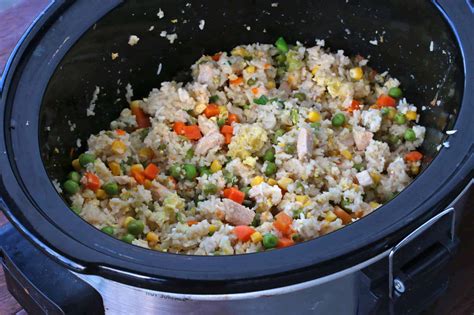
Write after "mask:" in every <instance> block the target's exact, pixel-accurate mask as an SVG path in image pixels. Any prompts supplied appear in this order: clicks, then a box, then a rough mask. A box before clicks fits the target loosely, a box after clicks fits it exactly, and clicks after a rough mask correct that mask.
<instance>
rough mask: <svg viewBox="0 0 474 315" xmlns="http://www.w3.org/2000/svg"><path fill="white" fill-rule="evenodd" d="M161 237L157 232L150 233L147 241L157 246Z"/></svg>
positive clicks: (147, 235)
mask: <svg viewBox="0 0 474 315" xmlns="http://www.w3.org/2000/svg"><path fill="white" fill-rule="evenodd" d="M159 239H160V238H159V236H158V234H156V233H155V232H148V233H147V234H146V240H147V241H148V242H149V243H152V244H156V243H158V240H159Z"/></svg>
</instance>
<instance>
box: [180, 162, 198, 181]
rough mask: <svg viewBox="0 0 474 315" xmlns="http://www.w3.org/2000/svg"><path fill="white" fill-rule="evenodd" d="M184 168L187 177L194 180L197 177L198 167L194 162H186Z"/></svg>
mask: <svg viewBox="0 0 474 315" xmlns="http://www.w3.org/2000/svg"><path fill="white" fill-rule="evenodd" d="M183 169H184V175H185V176H186V179H188V180H193V179H195V178H196V177H197V169H196V166H194V165H193V164H184V166H183Z"/></svg>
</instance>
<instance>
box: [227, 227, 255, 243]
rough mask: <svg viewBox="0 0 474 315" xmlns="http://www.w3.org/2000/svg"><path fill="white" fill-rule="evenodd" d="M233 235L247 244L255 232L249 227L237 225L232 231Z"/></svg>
mask: <svg viewBox="0 0 474 315" xmlns="http://www.w3.org/2000/svg"><path fill="white" fill-rule="evenodd" d="M232 233H234V235H235V236H237V239H239V241H242V242H247V241H248V240H250V235H252V234H253V233H255V230H254V229H253V228H251V227H250V226H247V225H237V226H236V227H235V228H234V229H233V230H232Z"/></svg>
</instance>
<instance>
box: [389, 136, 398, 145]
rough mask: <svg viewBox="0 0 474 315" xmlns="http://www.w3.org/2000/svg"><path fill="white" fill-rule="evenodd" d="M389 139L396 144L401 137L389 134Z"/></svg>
mask: <svg viewBox="0 0 474 315" xmlns="http://www.w3.org/2000/svg"><path fill="white" fill-rule="evenodd" d="M387 140H388V143H390V144H391V145H396V144H398V143H399V142H400V137H399V136H396V135H389V136H388V139H387Z"/></svg>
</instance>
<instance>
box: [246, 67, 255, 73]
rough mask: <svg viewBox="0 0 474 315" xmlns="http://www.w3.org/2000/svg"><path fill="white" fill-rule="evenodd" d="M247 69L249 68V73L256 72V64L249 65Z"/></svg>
mask: <svg viewBox="0 0 474 315" xmlns="http://www.w3.org/2000/svg"><path fill="white" fill-rule="evenodd" d="M245 70H247V73H250V74H252V73H255V66H248V67H247V68H245Z"/></svg>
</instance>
